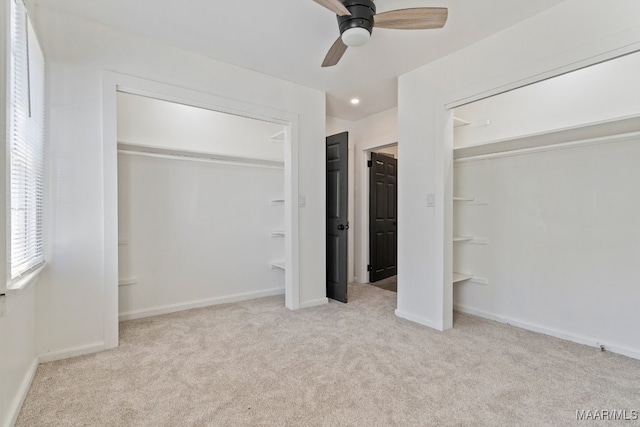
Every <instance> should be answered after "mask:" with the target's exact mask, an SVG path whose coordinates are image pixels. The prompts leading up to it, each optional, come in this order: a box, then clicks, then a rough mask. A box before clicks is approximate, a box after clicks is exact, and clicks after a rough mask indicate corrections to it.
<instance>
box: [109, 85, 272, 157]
mask: <svg viewBox="0 0 640 427" xmlns="http://www.w3.org/2000/svg"><path fill="white" fill-rule="evenodd" d="M117 102H118V142H123V143H127V144H137V145H144V146H152V147H159V148H179V149H182V150H186V151H194V152H203V153H212V154H218V155H223V156H238V157H245V158H253V159H266V160H277V161H283V160H284V148H283V143H281V142H276V143H273V142H270V140H269V138H270V137H271V136H272V135H275V134H277V133H279V132H282V131H283V130H284V127H283V126H282V125H279V124H275V123H269V122H265V121H262V120H255V119H250V118H247V117H240V116H236V115H232V114H225V113H220V112H217V111H211V110H206V109H203V108H196V107H192V106H189V105H183V104H177V103H174V102H166V101H162V100H158V99H153V98H148V97H144V96H137V95H131V94H127V93H122V92H119V93H118V99H117Z"/></svg>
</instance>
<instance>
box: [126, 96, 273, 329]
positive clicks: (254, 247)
mask: <svg viewBox="0 0 640 427" xmlns="http://www.w3.org/2000/svg"><path fill="white" fill-rule="evenodd" d="M283 131H284V130H283V126H282V125H278V124H272V123H266V122H260V121H257V120H252V119H248V118H243V117H237V116H231V115H228V114H223V113H217V112H213V111H209V110H203V109H198V108H194V107H189V106H184V105H179V104H172V103H168V102H165V101H160V100H153V99H149V98H143V97H139V96H135V95H129V94H118V141H119V153H118V203H119V276H120V277H119V278H120V286H119V315H120V319H121V320H125V319H133V318H138V317H146V316H150V315H156V314H162V313H167V312H171V311H177V310H182V309H187V308H193V307H199V306H207V305H213V304H217V303H224V302H230V301H237V300H242V299H249V298H258V297H263V296H269V295H279V294H284V289H285V283H284V280H285V279H284V272H283V270H282V269H278V268H275V269H274V268H272V265H271V264H272V263H273V262H274V261H275V260H283V259H284V239H283V235H282V234H278V233H277V232H278V231H281V232H282V233H283V231H282V230H284V210H283V209H284V208H283V204H282V203H275V204H274V203H273V202H272V200H275V199H278V200H283V196H284V194H283V192H284V170H283V163H282V160H283V155H284V154H283V150H284V149H283V140H282V139H279V138H278V137H276V138H275V139H272V137H273V136H276V135H280V136H282V134H283Z"/></svg>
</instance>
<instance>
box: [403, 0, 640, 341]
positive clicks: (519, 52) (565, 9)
mask: <svg viewBox="0 0 640 427" xmlns="http://www.w3.org/2000/svg"><path fill="white" fill-rule="evenodd" d="M639 15H640V3H638V2H636V1H633V0H616V1H614V2H607V3H606V4H605V3H602V2H599V1H597V0H567V1H565V2H563V3H561V4H559V5H558V6H556V7H554V8H551V9H549V10H547V11H545V12H542V13H540V14H538V15H535V16H533V17H531V18H530V19H527V20H525V21H523V22H521V23H519V24H518V25H515V26H513V27H511V28H508V29H506V30H504V31H502V32H500V33H498V34H495V35H493V36H491V37H489V38H487V39H484V40H481V41H479V42H478V43H476V44H474V45H472V46H469V47H467V48H465V49H463V50H461V51H459V52H456V53H455V54H452V55H449V56H447V57H445V58H442V59H440V60H438V61H435V62H433V63H430V64H428V65H426V66H424V67H421V68H419V69H417V70H415V71H412V72H410V73H407V74H405V75H403V76H401V77H400V78H399V94H398V117H399V157H400V159H401V160H402V167H401V168H399V177H398V180H399V188H398V197H399V200H398V217H399V227H398V233H399V234H398V241H399V247H398V258H399V261H398V272H399V273H398V310H397V311H396V313H397V314H398V315H399V316H401V317H404V318H407V319H410V320H413V321H416V322H419V323H421V324H424V325H428V326H431V327H434V328H436V329H440V330H444V329H448V328H450V327H451V326H452V308H453V287H452V283H451V280H452V275H451V271H452V242H451V237H452V233H453V232H452V202H451V197H452V184H453V161H452V151H453V130H452V128H453V121H452V113H451V112H450V111H447V110H446V109H445V106H449V107H457V106H459V105H462V104H464V103H466V102H470V101H473V100H476V99H479V98H481V97H486V96H488V95H490V94H495V93H498V92H500V91H504V90H506V89H510V88H514V87H518V86H521V85H523V84H526V83H531V82H533V81H537V80H541V79H543V78H546V77H550V76H552V75H557V74H560V73H562V72H566V71H570V70H573V69H577V68H580V67H583V66H586V65H589V64H592V63H596V62H599V61H602V60H603V59H606V58H610V57H613V56H616V55H620V54H623V53H629V52H632V51H634V50H638V49H640V22H638V20H637V18H636V17H637V16H639ZM428 193H433V194H434V195H435V207H432V208H430V207H427V203H426V196H427V194H428ZM610 309H611V310H615V307H611V308H610Z"/></svg>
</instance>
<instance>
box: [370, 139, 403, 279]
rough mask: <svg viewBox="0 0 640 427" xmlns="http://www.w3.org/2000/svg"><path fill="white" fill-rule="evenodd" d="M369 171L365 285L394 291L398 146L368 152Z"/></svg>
mask: <svg viewBox="0 0 640 427" xmlns="http://www.w3.org/2000/svg"><path fill="white" fill-rule="evenodd" d="M367 166H368V168H369V189H368V191H369V215H368V216H369V264H368V267H367V270H368V272H369V283H370V284H371V285H373V286H376V287H379V288H381V289H385V290H389V291H393V292H397V289H398V281H397V273H398V267H397V266H398V233H397V227H398V219H397V213H398V192H397V189H398V146H397V144H395V145H393V146H389V147H384V148H379V149H375V150H373V151H372V152H371V159H370V160H369V161H368V164H367Z"/></svg>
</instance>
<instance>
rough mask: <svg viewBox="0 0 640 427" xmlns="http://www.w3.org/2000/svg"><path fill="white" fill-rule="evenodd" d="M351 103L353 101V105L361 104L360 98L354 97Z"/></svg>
mask: <svg viewBox="0 0 640 427" xmlns="http://www.w3.org/2000/svg"><path fill="white" fill-rule="evenodd" d="M351 103H352V104H353V105H358V104H360V100H359V99H358V98H353V99H352V100H351Z"/></svg>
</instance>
